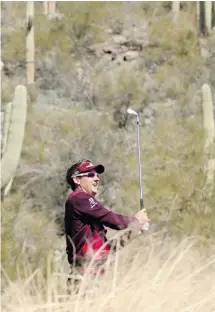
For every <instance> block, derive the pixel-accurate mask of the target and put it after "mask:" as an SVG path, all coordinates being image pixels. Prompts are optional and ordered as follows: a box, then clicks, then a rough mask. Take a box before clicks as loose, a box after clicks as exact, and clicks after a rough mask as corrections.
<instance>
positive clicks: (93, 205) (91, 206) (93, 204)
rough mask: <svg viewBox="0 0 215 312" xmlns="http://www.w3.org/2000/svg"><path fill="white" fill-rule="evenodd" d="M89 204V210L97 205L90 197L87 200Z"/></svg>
mask: <svg viewBox="0 0 215 312" xmlns="http://www.w3.org/2000/svg"><path fill="white" fill-rule="evenodd" d="M89 203H90V208H93V207H95V205H96V204H97V203H96V202H95V200H94V199H93V198H92V197H90V198H89Z"/></svg>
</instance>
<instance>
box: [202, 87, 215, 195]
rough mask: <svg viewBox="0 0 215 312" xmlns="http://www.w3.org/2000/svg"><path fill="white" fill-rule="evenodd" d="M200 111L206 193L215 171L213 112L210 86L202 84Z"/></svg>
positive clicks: (209, 191) (211, 186) (211, 185)
mask: <svg viewBox="0 0 215 312" xmlns="http://www.w3.org/2000/svg"><path fill="white" fill-rule="evenodd" d="M202 111H203V126H204V129H205V145H204V151H205V170H206V189H207V193H208V194H211V192H212V189H213V185H214V172H215V156H214V141H215V127H214V114H213V100H212V93H211V89H210V86H209V85H208V84H204V85H203V86H202Z"/></svg>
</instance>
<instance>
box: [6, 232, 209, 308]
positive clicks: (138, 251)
mask: <svg viewBox="0 0 215 312" xmlns="http://www.w3.org/2000/svg"><path fill="white" fill-rule="evenodd" d="M109 260H110V259H109ZM109 260H108V261H107V263H106V268H107V267H108V268H109V269H108V270H106V272H107V273H106V274H105V275H104V276H102V277H99V276H96V277H95V278H94V279H91V280H90V279H89V278H87V276H86V275H85V276H84V277H83V279H82V280H81V284H80V290H79V292H78V293H77V294H75V293H74V292H73V293H72V295H70V296H69V295H67V292H66V279H67V276H68V265H67V263H66V259H65V257H63V256H61V255H60V254H59V255H58V258H56V256H55V257H54V258H53V257H52V256H50V258H49V261H48V263H47V268H46V269H47V270H46V274H45V276H44V275H43V274H42V271H41V269H40V268H38V269H36V270H35V271H34V272H31V269H30V264H29V263H26V278H25V279H24V280H21V279H20V280H17V281H15V282H11V281H9V280H8V286H7V288H6V290H5V292H4V293H3V295H2V311H5V312H22V311H23V312H24V311H25V312H26V311H27V312H45V311H46V312H67V311H68V312H69V311H73V312H80V311H85V312H86V311H89V312H90V311H94V312H95V311H98V312H104V311H125V312H127V311H129V312H130V311H137V312H138V311H145V312H152V311H153V312H156V311H159V312H160V311H162V312H170V311H171V312H173V311H174V312H177V311H180V312H194V311H195V312H201V311H205V312H206V311H207V312H212V311H215V301H214V298H215V285H214V279H213V275H214V272H215V253H214V246H212V247H211V248H210V250H209V249H208V250H206V249H204V250H201V249H199V248H197V246H196V237H194V236H193V237H187V238H185V239H183V240H182V241H180V242H173V241H172V239H171V238H169V237H164V236H163V235H161V234H154V235H152V234H148V235H146V236H139V237H138V238H136V239H134V240H133V241H132V242H131V243H130V244H129V245H127V247H125V248H124V249H121V250H120V251H118V252H117V253H116V254H115V255H114V258H113V259H112V262H111V261H109ZM110 263H112V264H111V265H110ZM27 274H29V275H28V276H27Z"/></svg>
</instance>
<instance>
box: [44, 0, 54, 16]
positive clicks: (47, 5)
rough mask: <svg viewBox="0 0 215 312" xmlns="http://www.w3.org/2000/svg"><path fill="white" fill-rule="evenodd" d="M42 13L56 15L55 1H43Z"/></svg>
mask: <svg viewBox="0 0 215 312" xmlns="http://www.w3.org/2000/svg"><path fill="white" fill-rule="evenodd" d="M43 13H44V15H50V16H54V15H55V14H56V1H43Z"/></svg>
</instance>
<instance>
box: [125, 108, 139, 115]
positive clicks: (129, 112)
mask: <svg viewBox="0 0 215 312" xmlns="http://www.w3.org/2000/svg"><path fill="white" fill-rule="evenodd" d="M127 113H128V114H130V115H135V116H137V115H138V113H137V112H135V111H134V110H133V109H131V108H128V109H127Z"/></svg>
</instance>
